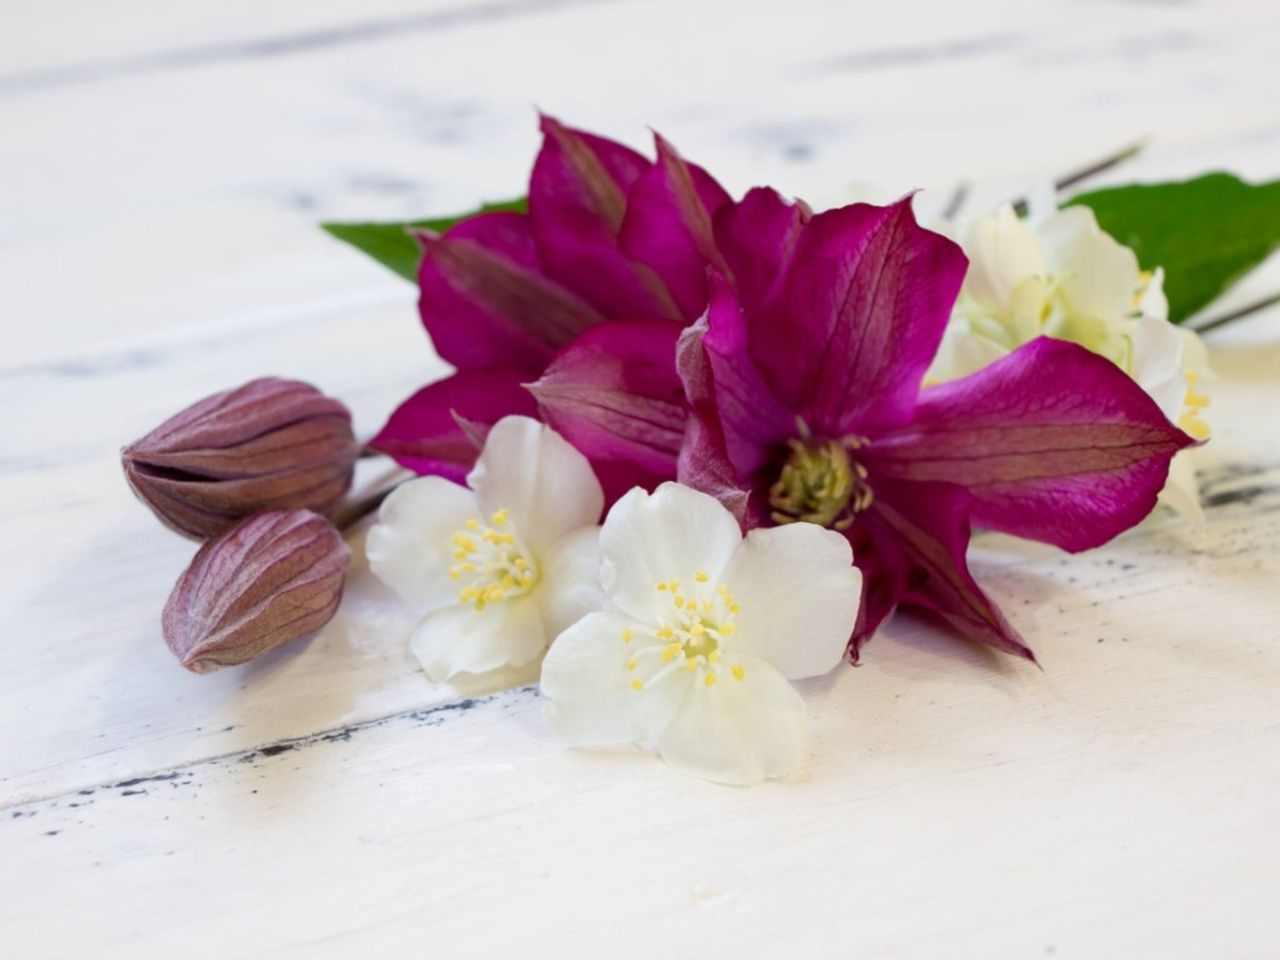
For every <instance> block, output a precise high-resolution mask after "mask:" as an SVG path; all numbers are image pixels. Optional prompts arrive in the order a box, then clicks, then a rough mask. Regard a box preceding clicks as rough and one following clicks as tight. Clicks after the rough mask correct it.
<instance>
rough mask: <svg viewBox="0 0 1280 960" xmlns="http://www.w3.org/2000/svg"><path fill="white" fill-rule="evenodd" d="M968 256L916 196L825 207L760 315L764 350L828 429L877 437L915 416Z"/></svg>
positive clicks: (783, 386) (771, 369)
mask: <svg viewBox="0 0 1280 960" xmlns="http://www.w3.org/2000/svg"><path fill="white" fill-rule="evenodd" d="M965 264H966V261H965V257H964V254H963V253H962V252H961V251H960V248H959V247H957V246H956V245H955V244H954V243H952V242H951V241H950V240H948V239H947V238H945V237H943V236H940V235H939V234H936V233H932V232H930V231H928V230H925V229H923V228H921V227H920V226H919V225H918V224H917V223H916V221H915V217H914V216H913V215H912V213H911V200H910V198H909V197H908V198H907V199H904V200H902V201H900V202H898V203H896V204H893V205H891V206H888V207H876V206H871V205H869V204H856V205H854V206H850V207H842V208H840V209H838V210H831V211H828V212H827V213H821V214H818V215H817V216H815V217H814V218H813V219H812V220H810V221H809V222H808V223H807V224H806V225H805V227H804V229H803V230H802V231H801V234H800V238H799V241H798V243H797V246H796V252H795V256H794V259H793V260H792V266H791V269H790V271H789V272H788V274H787V276H786V279H785V280H784V283H783V288H782V289H781V290H780V291H779V292H778V295H777V296H776V297H775V298H774V300H773V303H772V304H771V305H770V307H769V309H767V310H765V311H763V312H761V313H759V314H749V315H748V318H749V320H750V322H751V324H752V330H751V346H752V354H753V356H754V357H755V359H756V362H757V363H758V364H759V365H760V366H761V368H762V369H763V370H764V372H765V374H766V377H767V379H768V380H769V383H770V384H771V385H772V387H773V389H774V392H775V393H776V394H777V395H778V396H779V398H781V399H782V400H783V401H784V402H786V403H787V404H788V406H791V407H792V408H794V409H799V410H802V411H803V412H804V414H805V418H806V420H807V421H808V423H809V425H810V426H811V427H812V428H813V429H814V430H815V431H816V432H819V433H825V434H828V435H832V436H839V435H841V434H845V433H855V434H863V435H870V436H874V435H875V434H876V433H877V432H879V431H881V430H883V429H885V428H886V427H893V426H898V425H900V424H903V423H906V422H907V421H908V420H910V418H911V413H912V410H913V409H914V407H915V402H916V396H917V394H918V393H919V390H920V381H921V380H922V379H923V377H924V372H925V369H926V368H927V367H928V366H929V363H930V362H931V361H932V359H933V355H934V354H935V353H936V352H937V349H938V344H939V342H940V341H941V339H942V333H943V330H944V329H945V327H946V324H947V320H948V318H949V316H950V313H951V307H952V305H953V304H954V302H955V298H956V294H957V293H958V292H959V290H960V284H961V282H962V281H963V279H964V271H965Z"/></svg>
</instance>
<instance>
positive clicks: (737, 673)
mask: <svg viewBox="0 0 1280 960" xmlns="http://www.w3.org/2000/svg"><path fill="white" fill-rule="evenodd" d="M746 675H747V671H746V670H744V669H743V667H742V664H740V663H735V664H734V665H733V679H735V680H741V679H742V678H743V677H745V676H746Z"/></svg>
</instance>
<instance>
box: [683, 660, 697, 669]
mask: <svg viewBox="0 0 1280 960" xmlns="http://www.w3.org/2000/svg"><path fill="white" fill-rule="evenodd" d="M684 668H685V669H686V670H688V671H690V672H692V671H694V670H697V669H698V660H697V658H696V657H690V658H689V659H688V660H686V661H685V662H684Z"/></svg>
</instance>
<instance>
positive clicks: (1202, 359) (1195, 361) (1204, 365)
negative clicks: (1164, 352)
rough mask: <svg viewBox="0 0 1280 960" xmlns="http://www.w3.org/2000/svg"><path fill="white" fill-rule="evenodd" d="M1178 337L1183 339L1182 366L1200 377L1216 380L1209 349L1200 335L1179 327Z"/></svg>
mask: <svg viewBox="0 0 1280 960" xmlns="http://www.w3.org/2000/svg"><path fill="white" fill-rule="evenodd" d="M1178 335H1179V336H1181V337H1182V365H1183V366H1184V367H1185V368H1186V369H1187V370H1190V371H1191V372H1192V373H1194V374H1195V375H1196V376H1198V377H1203V378H1204V379H1206V380H1212V379H1214V378H1215V376H1216V374H1215V373H1214V372H1213V367H1211V366H1210V365H1209V348H1208V347H1206V346H1205V345H1204V341H1203V340H1202V339H1200V334H1198V333H1196V332H1195V331H1194V330H1188V329H1187V328H1186V327H1178Z"/></svg>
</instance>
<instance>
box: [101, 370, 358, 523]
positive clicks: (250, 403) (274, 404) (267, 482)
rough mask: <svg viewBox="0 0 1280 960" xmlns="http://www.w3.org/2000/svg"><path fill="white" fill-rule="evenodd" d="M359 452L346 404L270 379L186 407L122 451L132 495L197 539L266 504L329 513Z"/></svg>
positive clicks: (298, 385) (289, 382) (343, 490)
mask: <svg viewBox="0 0 1280 960" xmlns="http://www.w3.org/2000/svg"><path fill="white" fill-rule="evenodd" d="M358 454H359V447H358V446H357V444H356V442H355V437H354V436H353V434H352V432H351V413H350V411H348V410H347V408H346V407H345V406H344V405H343V404H342V403H341V402H340V401H338V400H335V399H333V398H332V397H326V396H325V395H324V394H322V393H321V392H320V391H319V390H317V389H316V388H315V387H313V386H311V385H310V384H306V383H300V382H298V381H296V380H280V379H277V378H275V377H267V378H264V379H261V380H252V381H250V382H249V383H246V384H245V385H244V386H242V387H238V388H237V389H235V390H228V391H226V392H224V393H218V394H214V395H213V396H211V397H206V398H205V399H203V400H201V401H199V402H198V403H195V404H193V405H192V406H190V407H187V409H185V410H183V411H182V412H181V413H179V414H177V415H176V416H174V417H171V418H170V419H168V420H166V421H165V422H164V423H162V424H161V425H160V426H158V427H157V428H156V429H155V430H152V431H151V432H150V433H149V434H147V435H146V436H145V437H143V438H142V439H141V440H139V441H137V442H136V443H133V444H130V445H129V446H127V447H125V448H124V451H123V453H122V457H123V460H124V472H125V477H126V478H127V479H128V481H129V485H130V486H131V487H132V488H133V492H134V493H135V494H137V496H138V498H139V499H140V500H142V501H143V502H144V503H145V504H146V505H147V506H149V507H150V508H151V510H152V512H153V513H155V515H156V516H157V517H158V518H159V519H160V522H161V523H163V524H164V525H165V526H167V527H169V528H170V529H173V530H176V531H177V532H178V533H181V534H183V535H185V536H188V537H192V538H194V539H198V540H199V539H204V538H206V537H211V536H214V535H216V534H219V533H221V532H222V531H224V530H226V529H228V528H229V527H231V526H233V525H234V524H235V523H236V521H238V520H240V519H241V518H242V517H246V516H248V515H249V514H252V513H257V512H258V511H260V510H276V509H284V508H296V507H305V508H307V509H311V510H316V511H318V512H322V513H323V512H324V511H326V510H328V509H329V508H330V507H333V506H334V505H336V504H337V503H338V501H339V500H341V499H342V496H343V494H345V493H346V491H347V488H348V487H350V485H351V474H352V470H353V466H354V463H355V460H356V457H357V456H358Z"/></svg>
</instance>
